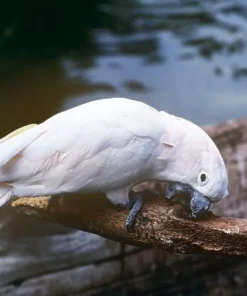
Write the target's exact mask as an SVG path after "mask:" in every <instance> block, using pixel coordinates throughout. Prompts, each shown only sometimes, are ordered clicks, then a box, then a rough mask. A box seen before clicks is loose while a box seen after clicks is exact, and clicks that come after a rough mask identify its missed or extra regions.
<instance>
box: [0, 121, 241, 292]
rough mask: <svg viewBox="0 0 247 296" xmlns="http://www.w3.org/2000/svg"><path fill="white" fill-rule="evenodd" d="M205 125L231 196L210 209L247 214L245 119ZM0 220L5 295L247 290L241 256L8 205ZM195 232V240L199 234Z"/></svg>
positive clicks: (1, 277)
mask: <svg viewBox="0 0 247 296" xmlns="http://www.w3.org/2000/svg"><path fill="white" fill-rule="evenodd" d="M205 129H206V130H207V131H208V132H209V134H210V135H211V136H212V137H213V139H214V140H215V142H216V144H217V145H218V147H219V148H220V150H221V152H222V154H223V157H224V159H225V161H226V165H227V168H228V172H229V178H230V196H229V197H228V198H227V199H225V200H223V201H222V202H221V203H219V204H215V205H214V207H213V208H212V210H213V212H214V213H216V214H219V215H222V216H228V217H229V216H232V217H235V218H247V214H246V211H247V198H246V196H247V195H246V190H247V175H246V172H247V169H246V160H247V119H243V120H237V121H229V122H227V123H224V124H220V125H217V126H212V127H206V128H205ZM52 202H53V203H56V200H54V201H52ZM149 206H150V209H151V207H153V206H154V205H147V206H146V208H144V211H143V215H144V216H149V217H151V218H152V213H149V212H146V211H148V209H149ZM157 206H158V205H157ZM117 214H118V215H121V216H123V217H124V218H125V215H126V213H125V212H121V211H120V210H119V212H117ZM0 217H1V221H0V222H1V225H0V227H1V232H0V266H1V268H0V295H11V296H12V295H128V294H130V293H132V294H133V295H213V296H214V295H215V296H216V295H247V284H246V283H247V260H246V259H245V258H242V257H237V258H236V257H232V256H216V255H215V254H196V255H181V254H171V253H169V252H164V251H158V250H153V249H146V250H143V249H142V248H136V247H132V246H129V245H123V244H121V243H117V242H114V241H111V240H107V239H104V238H102V237H99V236H97V235H94V234H89V233H86V232H82V231H75V230H74V229H71V228H66V227H63V226H61V225H59V224H55V223H50V222H47V221H45V220H39V219H35V218H31V217H27V216H24V215H16V214H15V210H13V209H11V208H8V209H6V208H5V209H1V213H0ZM124 218H122V219H124ZM140 219H141V218H140ZM140 222H142V221H141V220H140ZM142 223H143V222H142ZM146 223H147V224H150V223H151V224H152V221H151V222H150V221H147V222H146ZM139 225H141V224H138V225H137V227H140V226H139ZM199 225H201V224H200V223H199ZM158 227H161V226H160V225H158ZM137 229H138V228H137ZM188 231H189V230H188ZM188 233H189V232H188ZM226 234H227V233H226ZM193 235H194V236H196V237H197V239H198V236H199V237H200V235H201V233H200V231H199V230H198V231H197V232H196V235H195V234H194V233H193ZM227 235H229V234H227ZM204 239H205V238H204ZM220 239H221V238H220ZM235 242H237V241H235ZM236 247H238V246H236ZM246 247H247V245H246Z"/></svg>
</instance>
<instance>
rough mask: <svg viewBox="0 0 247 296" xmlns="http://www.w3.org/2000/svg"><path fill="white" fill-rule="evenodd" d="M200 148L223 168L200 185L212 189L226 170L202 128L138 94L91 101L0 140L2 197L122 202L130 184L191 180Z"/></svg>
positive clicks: (126, 195)
mask: <svg viewBox="0 0 247 296" xmlns="http://www.w3.org/2000/svg"><path fill="white" fill-rule="evenodd" d="M195 135H196V136H195ZM210 149H211V150H210ZM205 150H206V151H207V150H210V151H211V152H212V155H213V157H211V156H210V157H211V158H212V159H213V163H215V162H216V163H219V167H220V169H222V172H223V173H222V172H219V173H218V177H217V176H216V180H217V185H215V184H213V183H212V184H211V185H210V186H211V187H210V188H207V187H204V189H203V190H204V192H206V193H207V192H210V193H211V194H212V196H214V197H215V196H217V194H218V193H219V192H220V194H222V192H223V190H225V187H224V186H226V178H227V177H226V175H225V174H224V171H223V170H224V163H223V164H222V158H221V156H220V154H219V152H218V150H217V148H216V147H215V145H214V144H213V142H212V140H211V139H210V138H209V137H208V136H207V135H206V134H205V132H204V131H202V129H200V128H199V127H197V126H195V125H193V124H192V123H191V122H188V121H185V120H183V119H179V118H177V117H175V116H172V115H170V114H168V113H165V112H158V111H157V110H156V109H154V108H152V107H150V106H148V105H146V104H144V103H142V102H138V101H134V100H129V99H123V98H114V99H103V100H97V101H93V102H90V103H87V104H83V105H80V106H78V107H75V108H73V109H70V110H67V111H65V112H62V113H59V114H57V115H55V116H53V117H51V118H50V119H48V120H47V121H45V122H43V123H41V124H39V125H37V126H35V127H33V128H31V129H29V130H26V131H24V132H22V133H20V134H18V135H17V136H14V137H12V138H9V139H7V140H6V141H4V142H2V143H0V205H1V204H3V203H4V202H6V201H7V200H8V199H9V198H11V197H12V196H13V197H14V196H17V197H18V196H39V195H57V194H62V193H72V192H90V191H91V192H92V191H101V192H105V193H106V194H107V195H108V197H109V198H110V199H111V200H118V201H120V200H121V202H123V201H124V199H126V201H127V198H128V191H129V189H130V188H131V186H133V185H135V184H138V183H141V182H143V181H146V180H150V179H159V180H171V181H181V180H182V181H184V182H187V183H188V184H190V185H191V186H194V187H195V188H196V186H197V185H198V184H196V183H195V182H197V181H196V180H197V177H198V176H197V175H196V174H197V173H198V168H197V167H196V164H197V163H198V159H199V160H200V158H201V157H202V155H203V153H204V152H205ZM210 155H211V154H210ZM201 163H203V161H201ZM208 163H210V161H207V164H208ZM188 172H189V173H188ZM213 173H214V174H216V175H217V173H216V170H215V167H214V170H213ZM192 177H193V178H194V177H195V178H194V179H193V178H192ZM217 178H218V179H217ZM220 179H222V180H220ZM221 181H222V182H221ZM221 183H222V184H223V185H222V188H220V185H219V184H221ZM6 186H7V187H6ZM217 186H218V187H217ZM6 188H7V189H6ZM6 190H7V192H6ZM122 197H123V198H122ZM1 199H2V200H1Z"/></svg>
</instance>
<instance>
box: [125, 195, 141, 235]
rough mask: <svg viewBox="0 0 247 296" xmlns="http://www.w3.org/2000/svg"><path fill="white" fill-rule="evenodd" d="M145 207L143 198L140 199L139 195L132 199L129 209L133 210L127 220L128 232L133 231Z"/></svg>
mask: <svg viewBox="0 0 247 296" xmlns="http://www.w3.org/2000/svg"><path fill="white" fill-rule="evenodd" d="M142 206H143V198H142V197H140V196H139V195H138V196H136V197H133V198H131V200H130V202H129V208H131V210H130V213H129V216H128V217H127V219H126V223H125V226H126V230H127V231H128V232H130V231H131V229H132V228H133V226H134V224H135V221H136V218H137V216H138V214H139V212H140V210H141V208H142Z"/></svg>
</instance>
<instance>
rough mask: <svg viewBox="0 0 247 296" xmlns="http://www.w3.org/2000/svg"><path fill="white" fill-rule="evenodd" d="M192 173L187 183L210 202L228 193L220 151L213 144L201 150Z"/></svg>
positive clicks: (218, 199) (226, 177) (225, 172)
mask: <svg viewBox="0 0 247 296" xmlns="http://www.w3.org/2000/svg"><path fill="white" fill-rule="evenodd" d="M193 175H194V176H193V177H192V178H191V180H189V185H191V186H192V188H194V189H195V190H197V191H198V192H200V193H201V194H203V195H204V196H205V197H206V198H207V199H209V200H210V201H211V202H218V201H220V200H221V199H223V198H224V197H226V196H227V195H228V176H227V170H226V167H225V164H224V161H223V159H222V156H221V154H220V152H219V151H218V149H217V148H216V147H214V146H213V145H212V147H210V148H209V149H208V150H206V151H203V152H202V154H201V156H200V157H199V159H198V162H197V164H196V166H195V172H194V174H193Z"/></svg>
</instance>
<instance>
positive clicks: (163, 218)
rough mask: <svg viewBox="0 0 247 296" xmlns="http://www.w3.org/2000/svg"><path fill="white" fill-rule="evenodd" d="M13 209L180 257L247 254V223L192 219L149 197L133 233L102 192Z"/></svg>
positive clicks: (30, 201)
mask: <svg viewBox="0 0 247 296" xmlns="http://www.w3.org/2000/svg"><path fill="white" fill-rule="evenodd" d="M11 206H12V207H13V208H14V209H15V210H17V211H18V212H19V213H24V214H27V215H30V216H34V217H38V218H43V219H48V220H51V221H53V222H58V223H60V224H63V225H65V226H69V227H73V228H76V229H80V230H83V231H86V232H91V233H95V234H98V235H100V236H103V237H105V238H109V239H112V240H115V241H119V242H123V243H126V244H131V245H135V246H142V247H153V248H157V249H161V250H166V251H170V252H173V251H176V252H180V253H215V254H221V255H223V254H224V255H238V256H239V255H244V256H246V255H247V220H243V219H234V218H222V217H217V216H214V215H213V214H212V213H211V212H209V215H208V216H207V217H206V218H205V219H204V220H203V221H194V220H190V219H189V218H187V213H186V210H185V209H184V208H183V206H182V205H181V204H176V205H171V204H167V203H166V202H165V201H164V199H160V198H146V200H145V205H144V207H143V209H142V212H141V215H139V217H138V219H137V221H136V225H135V227H134V229H133V231H132V232H131V233H128V232H127V231H126V230H125V220H126V217H127V215H128V211H127V210H125V209H122V208H118V207H115V206H113V205H112V204H111V203H110V202H109V201H108V200H107V199H106V197H105V196H104V195H103V194H92V195H80V196H75V195H73V196H60V197H52V198H51V199H50V201H49V198H48V197H37V198H20V199H18V200H16V201H14V202H13V203H12V204H11Z"/></svg>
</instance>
